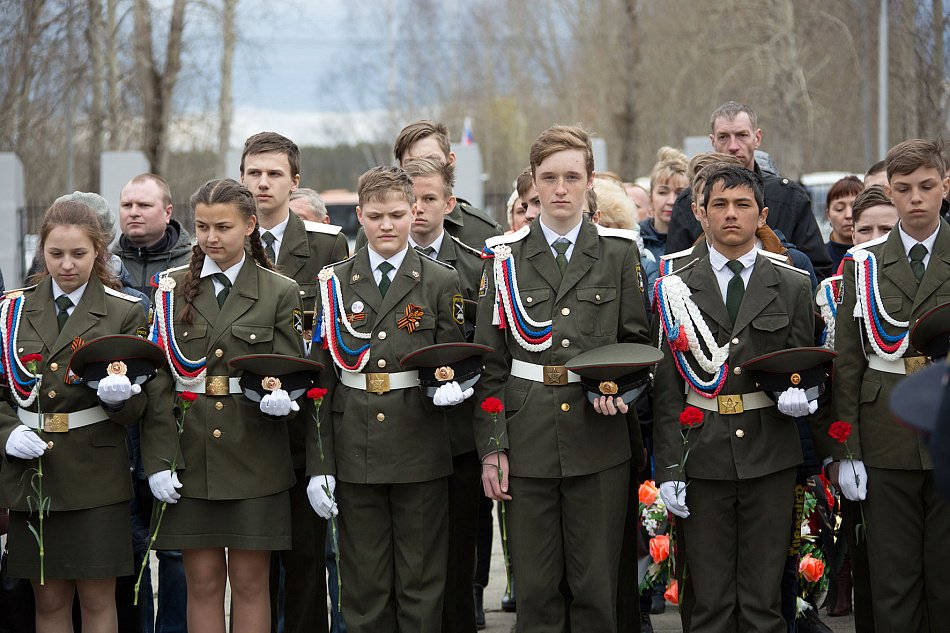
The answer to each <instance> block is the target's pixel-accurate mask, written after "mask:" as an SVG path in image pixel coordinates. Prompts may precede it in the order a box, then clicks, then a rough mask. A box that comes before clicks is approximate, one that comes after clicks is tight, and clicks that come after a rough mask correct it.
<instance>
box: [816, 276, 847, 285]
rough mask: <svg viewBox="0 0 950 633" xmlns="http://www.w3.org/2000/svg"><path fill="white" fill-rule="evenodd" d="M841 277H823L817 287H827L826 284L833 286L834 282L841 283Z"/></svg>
mask: <svg viewBox="0 0 950 633" xmlns="http://www.w3.org/2000/svg"><path fill="white" fill-rule="evenodd" d="M842 279H843V277H842V276H841V275H832V276H831V277H825V278H824V279H822V280H821V281H819V282H818V285H819V286H827V285H828V284H833V283H835V282H836V281H841V280H842Z"/></svg>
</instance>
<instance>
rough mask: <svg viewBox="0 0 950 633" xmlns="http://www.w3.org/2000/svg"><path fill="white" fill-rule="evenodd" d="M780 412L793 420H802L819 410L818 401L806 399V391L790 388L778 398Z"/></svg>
mask: <svg viewBox="0 0 950 633" xmlns="http://www.w3.org/2000/svg"><path fill="white" fill-rule="evenodd" d="M778 410H779V411H780V412H781V413H784V414H785V415H789V416H791V417H793V418H800V417H802V416H803V415H809V414H811V413H814V412H815V411H817V410H818V401H817V400H811V401H809V400H808V398H806V397H805V390H804V389H798V388H797V387H789V388H788V389H786V390H785V391H783V392H782V395H780V396H779V397H778Z"/></svg>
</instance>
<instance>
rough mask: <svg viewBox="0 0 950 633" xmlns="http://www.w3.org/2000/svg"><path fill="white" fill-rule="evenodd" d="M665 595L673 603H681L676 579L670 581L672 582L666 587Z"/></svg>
mask: <svg viewBox="0 0 950 633" xmlns="http://www.w3.org/2000/svg"><path fill="white" fill-rule="evenodd" d="M663 597H664V598H666V599H667V600H669V601H670V602H672V603H673V604H679V603H680V594H679V587H678V585H677V582H676V581H675V580H671V581H670V584H669V585H668V586H667V587H666V593H664V594H663Z"/></svg>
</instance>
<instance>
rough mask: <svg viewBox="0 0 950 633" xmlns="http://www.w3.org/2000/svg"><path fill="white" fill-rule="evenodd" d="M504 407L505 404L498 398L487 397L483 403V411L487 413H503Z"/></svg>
mask: <svg viewBox="0 0 950 633" xmlns="http://www.w3.org/2000/svg"><path fill="white" fill-rule="evenodd" d="M504 408H505V405H503V404H502V403H501V400H499V399H498V398H485V402H483V403H482V411H484V412H485V413H494V414H498V413H501V411H502V409H504Z"/></svg>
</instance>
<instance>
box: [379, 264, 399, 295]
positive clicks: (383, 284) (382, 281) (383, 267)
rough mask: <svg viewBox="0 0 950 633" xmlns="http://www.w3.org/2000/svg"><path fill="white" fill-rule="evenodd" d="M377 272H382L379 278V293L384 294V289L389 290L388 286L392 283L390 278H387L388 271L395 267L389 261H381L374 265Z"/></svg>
mask: <svg viewBox="0 0 950 633" xmlns="http://www.w3.org/2000/svg"><path fill="white" fill-rule="evenodd" d="M376 268H377V270H379V272H381V273H382V277H380V278H379V294H381V295H383V297H385V296H386V291H387V290H389V286H391V285H392V283H393V282H392V280H391V279H390V278H389V271H391V270H395V269H396V267H395V266H393V265H392V264H390V263H389V262H383V263H382V264H380V265H379V266H377V267H376Z"/></svg>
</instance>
